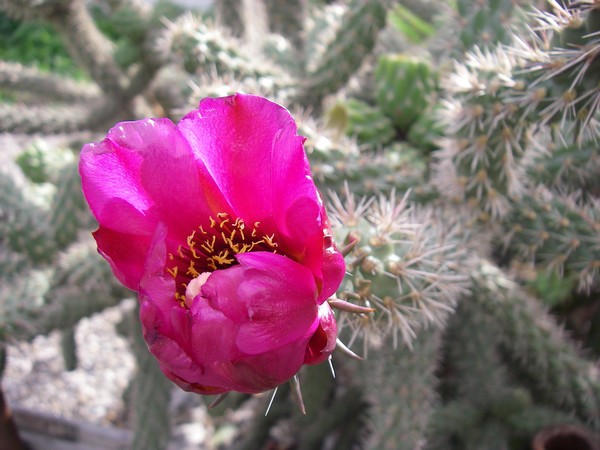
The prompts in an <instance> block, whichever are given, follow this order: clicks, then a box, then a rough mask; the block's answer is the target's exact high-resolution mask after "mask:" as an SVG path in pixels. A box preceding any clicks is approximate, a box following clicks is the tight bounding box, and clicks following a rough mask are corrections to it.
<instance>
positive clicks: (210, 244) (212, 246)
mask: <svg viewBox="0 0 600 450" xmlns="http://www.w3.org/2000/svg"><path fill="white" fill-rule="evenodd" d="M216 241H217V237H216V236H213V237H212V241H211V242H208V241H205V242H204V244H202V245H201V246H200V247H202V248H203V249H204V250H206V253H212V252H214V251H215V242H216Z"/></svg>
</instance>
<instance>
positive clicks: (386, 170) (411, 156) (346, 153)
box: [298, 124, 436, 201]
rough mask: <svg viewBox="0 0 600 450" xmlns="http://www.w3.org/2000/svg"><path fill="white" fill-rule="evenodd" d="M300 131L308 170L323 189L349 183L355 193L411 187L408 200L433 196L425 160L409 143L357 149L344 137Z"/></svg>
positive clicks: (306, 127) (307, 129)
mask: <svg viewBox="0 0 600 450" xmlns="http://www.w3.org/2000/svg"><path fill="white" fill-rule="evenodd" d="M298 133H299V134H301V135H304V136H306V137H307V138H308V140H307V142H306V144H305V145H306V148H307V153H308V158H309V160H310V163H311V172H312V175H313V178H314V181H315V183H316V184H317V186H318V187H319V188H320V189H322V190H323V191H327V190H329V191H333V192H343V191H344V188H345V186H346V185H348V187H349V189H350V192H353V193H354V194H356V195H366V194H373V193H389V192H391V190H392V189H397V190H399V191H402V192H405V191H408V190H411V199H415V200H418V201H425V200H426V199H429V198H431V196H435V195H436V194H435V192H434V191H433V190H432V189H431V188H430V187H429V186H427V185H426V183H425V181H424V180H425V173H426V170H427V160H426V159H425V158H424V157H423V155H422V154H421V152H420V151H418V150H415V149H414V148H412V147H411V146H409V145H405V144H402V143H394V144H393V145H390V146H388V147H386V148H384V149H382V150H380V151H377V152H374V153H372V152H368V153H365V152H362V153H361V152H360V151H359V150H358V148H356V145H355V144H353V143H352V142H351V141H348V140H347V138H345V137H340V138H338V139H336V138H333V137H331V138H330V137H327V133H328V130H325V131H323V132H320V131H317V129H316V128H313V127H311V126H310V125H308V124H302V125H301V126H300V128H299V131H298Z"/></svg>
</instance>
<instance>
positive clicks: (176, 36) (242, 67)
mask: <svg viewBox="0 0 600 450" xmlns="http://www.w3.org/2000/svg"><path fill="white" fill-rule="evenodd" d="M162 54H163V56H164V58H165V59H168V60H169V59H173V60H175V61H176V62H181V64H182V65H183V67H184V68H185V70H186V71H188V72H189V73H201V72H204V71H207V72H208V73H211V71H212V72H215V73H216V75H218V76H227V75H233V76H236V77H254V78H268V79H273V80H285V79H286V76H285V73H284V72H283V71H281V70H279V68H277V67H276V66H274V65H269V64H267V62H266V61H265V60H264V59H260V58H254V57H251V56H249V54H248V51H247V50H244V49H243V46H242V44H241V42H239V41H237V40H236V39H234V38H232V37H228V36H226V35H225V34H224V33H223V32H222V31H221V30H220V29H218V28H215V27H212V26H208V25H207V24H205V23H202V22H200V21H199V20H198V19H195V18H194V17H193V16H184V17H182V18H180V19H178V20H176V21H175V22H174V23H173V24H172V25H171V26H170V27H169V31H168V33H167V34H166V37H165V40H164V44H163V48H162Z"/></svg>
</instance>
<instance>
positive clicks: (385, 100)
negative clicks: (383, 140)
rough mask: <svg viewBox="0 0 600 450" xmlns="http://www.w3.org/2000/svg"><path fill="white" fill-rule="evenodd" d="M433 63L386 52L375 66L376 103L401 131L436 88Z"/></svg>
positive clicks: (424, 107)
mask: <svg viewBox="0 0 600 450" xmlns="http://www.w3.org/2000/svg"><path fill="white" fill-rule="evenodd" d="M436 78H437V77H436V75H435V74H434V73H433V71H432V69H431V66H430V65H429V64H428V63H427V62H426V61H424V60H422V59H417V58H414V57H410V56H405V55H383V56H381V57H380V58H379V60H378V63H377V68H376V69H375V82H376V89H377V103H378V105H379V106H380V108H381V109H382V111H383V112H384V113H385V114H386V115H387V116H388V117H390V118H391V119H392V121H393V122H394V125H396V126H397V127H398V128H399V129H400V130H401V131H404V132H406V131H408V129H409V127H410V126H411V125H412V124H413V123H414V122H416V121H417V120H418V119H419V117H420V116H421V115H422V114H423V112H424V111H425V109H426V108H427V106H429V105H430V104H431V103H432V102H433V100H434V95H435V93H436V91H437V79H436Z"/></svg>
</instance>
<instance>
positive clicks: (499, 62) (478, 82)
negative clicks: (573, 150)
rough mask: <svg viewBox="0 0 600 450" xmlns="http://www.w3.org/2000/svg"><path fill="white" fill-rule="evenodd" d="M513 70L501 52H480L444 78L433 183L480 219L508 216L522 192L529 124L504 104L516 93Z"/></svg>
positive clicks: (509, 106)
mask: <svg viewBox="0 0 600 450" xmlns="http://www.w3.org/2000/svg"><path fill="white" fill-rule="evenodd" d="M512 67H513V66H512V61H511V60H510V58H509V56H508V55H507V54H506V53H505V52H504V51H503V50H502V49H498V50H497V51H495V52H490V51H480V50H477V51H475V52H474V53H472V54H470V55H469V56H468V57H467V61H466V62H465V64H460V63H457V64H456V67H455V70H454V72H453V73H452V74H451V75H450V76H449V77H447V79H445V80H444V84H445V87H446V90H447V91H448V93H449V95H450V97H449V98H448V99H447V100H446V101H445V102H444V103H443V109H442V110H440V119H441V123H442V126H443V127H444V129H445V136H444V138H442V139H440V140H439V145H440V147H441V149H440V150H439V151H437V152H435V153H434V157H435V158H436V159H437V165H436V167H435V170H434V175H433V182H434V183H435V184H436V186H437V187H438V189H439V191H440V192H442V193H443V194H444V195H446V196H447V197H450V198H451V199H452V200H454V201H457V202H465V203H468V204H469V205H471V206H472V207H473V210H474V211H476V212H478V213H479V217H480V219H482V220H488V219H489V218H490V217H491V218H492V219H495V218H499V217H503V216H505V215H506V214H507V213H508V212H509V211H510V205H511V204H512V202H513V201H514V200H516V199H518V198H519V196H520V195H521V194H522V192H523V177H522V174H521V172H522V168H521V165H520V161H521V159H522V156H523V154H524V150H525V148H526V145H527V130H528V126H529V123H528V122H527V121H524V120H522V116H521V115H520V114H518V112H519V111H518V110H517V109H516V108H515V106H514V105H512V104H507V103H505V102H504V101H503V100H504V97H505V95H507V94H510V93H511V92H512V86H513V80H512V77H511V72H512Z"/></svg>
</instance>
